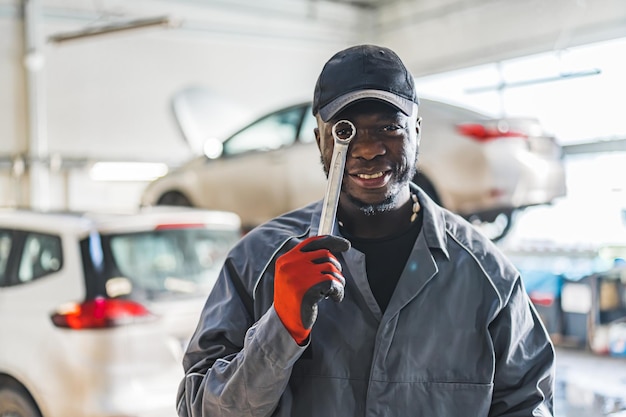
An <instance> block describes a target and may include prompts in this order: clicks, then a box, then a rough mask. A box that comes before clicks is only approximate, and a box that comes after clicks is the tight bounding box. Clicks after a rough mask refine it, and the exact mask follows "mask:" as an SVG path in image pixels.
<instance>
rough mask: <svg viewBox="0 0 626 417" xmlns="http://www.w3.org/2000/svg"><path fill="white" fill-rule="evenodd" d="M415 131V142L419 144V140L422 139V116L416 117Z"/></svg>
mask: <svg viewBox="0 0 626 417" xmlns="http://www.w3.org/2000/svg"><path fill="white" fill-rule="evenodd" d="M415 133H416V135H417V136H416V138H417V144H418V145H419V144H420V140H421V139H422V118H421V117H418V118H417V120H416V121H415Z"/></svg>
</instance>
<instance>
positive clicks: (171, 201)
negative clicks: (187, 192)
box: [157, 191, 191, 207]
mask: <svg viewBox="0 0 626 417" xmlns="http://www.w3.org/2000/svg"><path fill="white" fill-rule="evenodd" d="M157 205H159V206H181V207H191V201H189V199H188V198H187V197H185V196H184V195H183V194H182V193H179V192H178V191H169V192H167V193H165V194H163V195H162V196H161V197H160V198H159V200H158V201H157Z"/></svg>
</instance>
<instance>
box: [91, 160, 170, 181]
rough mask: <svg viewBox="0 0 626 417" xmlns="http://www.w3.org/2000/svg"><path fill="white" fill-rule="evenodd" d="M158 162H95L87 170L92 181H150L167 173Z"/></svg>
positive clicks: (165, 168)
mask: <svg viewBox="0 0 626 417" xmlns="http://www.w3.org/2000/svg"><path fill="white" fill-rule="evenodd" d="M167 171H168V169H167V165H166V164H164V163H160V162H96V163H95V164H93V166H92V167H91V169H90V170H89V178H91V179H92V180H94V181H152V180H154V179H156V178H158V177H162V176H163V175H165V174H167Z"/></svg>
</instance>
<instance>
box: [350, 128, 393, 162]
mask: <svg viewBox="0 0 626 417" xmlns="http://www.w3.org/2000/svg"><path fill="white" fill-rule="evenodd" d="M386 151H387V150H386V148H385V145H384V143H383V141H382V140H381V139H380V138H378V137H376V135H375V134H372V132H370V131H368V130H365V129H358V128H357V130H356V135H355V137H354V138H353V139H352V142H351V143H350V148H349V151H348V153H349V155H350V156H351V157H352V158H360V159H366V160H371V159H374V158H376V157H377V156H380V155H384V154H385V153H386Z"/></svg>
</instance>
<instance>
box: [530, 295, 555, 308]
mask: <svg viewBox="0 0 626 417" xmlns="http://www.w3.org/2000/svg"><path fill="white" fill-rule="evenodd" d="M530 301H532V303H533V304H534V305H536V306H542V307H550V306H551V305H552V304H554V295H553V294H545V293H540V292H531V293H530Z"/></svg>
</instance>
